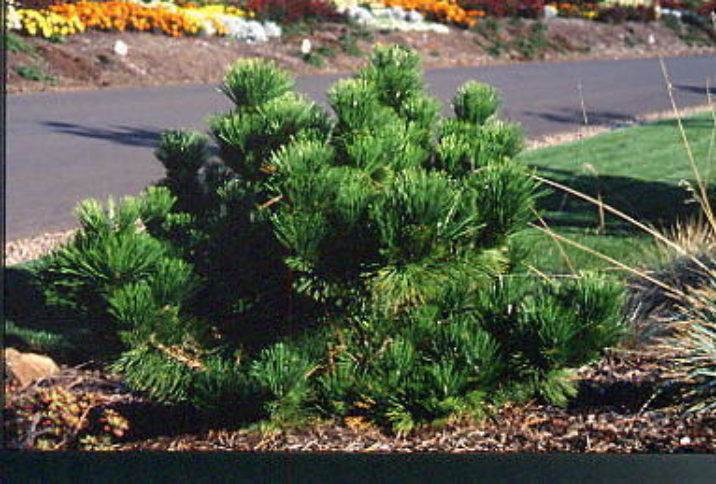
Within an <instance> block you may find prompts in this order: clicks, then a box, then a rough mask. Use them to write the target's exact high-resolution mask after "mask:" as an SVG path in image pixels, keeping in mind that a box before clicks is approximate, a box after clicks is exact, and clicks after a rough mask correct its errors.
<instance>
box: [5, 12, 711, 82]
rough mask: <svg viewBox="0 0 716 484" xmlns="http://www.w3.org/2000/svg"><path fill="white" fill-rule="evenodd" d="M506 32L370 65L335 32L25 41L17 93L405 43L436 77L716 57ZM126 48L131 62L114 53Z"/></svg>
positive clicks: (425, 42) (548, 32)
mask: <svg viewBox="0 0 716 484" xmlns="http://www.w3.org/2000/svg"><path fill="white" fill-rule="evenodd" d="M496 25H497V27H494V24H493V26H492V28H490V27H489V26H483V27H481V28H478V29H475V30H461V29H457V28H453V29H452V32H451V33H450V34H448V35H445V34H435V33H417V32H410V33H381V32H373V33H372V34H371V36H370V37H369V38H362V39H360V40H358V41H357V43H356V47H357V48H358V49H360V51H362V53H363V55H360V56H357V55H350V54H351V53H352V54H356V52H354V51H353V52H351V50H350V49H347V48H346V46H347V43H346V41H345V40H341V37H342V36H345V35H346V34H350V33H351V32H352V33H353V34H354V35H355V31H352V30H351V28H350V27H348V26H347V25H343V24H325V25H321V26H320V30H319V29H315V30H314V31H312V32H311V31H304V32H301V33H295V34H291V35H285V36H284V37H282V38H281V39H277V40H272V41H270V42H268V43H262V44H248V43H245V42H240V41H236V40H231V39H225V38H198V37H195V38H172V37H167V36H162V35H154V34H148V33H128V32H117V33H104V32H87V33H84V34H80V35H75V36H71V37H68V38H66V40H65V41H64V42H62V43H51V42H48V41H46V40H42V39H35V38H28V39H25V40H26V41H27V42H28V43H29V44H31V45H33V46H34V47H35V53H34V54H33V53H25V52H8V57H7V92H9V93H27V92H38V91H48V90H66V89H97V88H107V87H128V86H152V85H166V84H181V83H209V82H212V83H213V82H217V81H219V80H220V79H221V77H222V76H223V75H224V73H225V72H226V69H227V68H228V66H230V65H231V64H232V63H234V62H235V61H237V60H238V59H241V58H247V57H262V58H267V59H273V60H275V61H276V62H278V64H280V65H281V66H283V67H285V68H288V69H290V70H291V71H292V72H294V73H295V74H320V73H347V72H353V71H355V69H356V68H357V67H358V66H360V65H361V64H362V63H363V62H365V55H364V54H365V53H367V52H368V51H369V50H370V47H371V45H373V44H376V43H382V44H390V43H401V44H404V45H408V46H410V47H412V48H414V49H416V50H418V51H419V52H420V54H421V56H422V58H423V63H424V65H425V66H426V67H450V66H468V65H469V66H474V65H486V64H498V63H507V62H519V61H531V60H542V61H547V62H555V61H566V60H579V59H623V58H633V57H654V56H679V55H695V54H714V53H716V42H714V40H713V39H712V38H709V37H708V36H706V35H705V36H703V38H702V40H701V41H700V42H699V45H688V44H687V43H686V42H685V41H684V40H682V39H681V38H680V37H679V36H678V35H677V34H676V32H675V31H674V30H672V29H670V28H668V27H666V26H665V25H663V24H662V23H659V22H652V23H626V24H621V25H609V24H603V23H597V22H590V21H584V20H577V19H551V20H549V21H546V22H544V24H543V25H544V26H545V29H544V31H543V32H540V27H539V26H537V27H535V22H534V21H529V20H525V21H509V20H506V21H500V22H498V23H497V24H496ZM305 38H308V39H310V40H311V42H312V45H313V49H314V52H315V53H319V52H324V53H326V54H328V55H321V54H317V55H316V56H315V57H317V58H319V59H320V61H321V63H322V64H323V65H320V66H318V65H312V64H310V63H308V62H306V61H305V60H304V58H303V57H302V55H301V54H300V45H301V42H302V41H303V39H305ZM117 41H122V42H124V43H126V44H127V46H128V47H129V50H128V54H127V55H126V56H120V55H118V54H116V53H115V52H114V45H115V43H116V42H117ZM21 66H35V67H37V68H39V69H40V72H42V73H43V74H45V75H46V76H47V78H46V79H42V80H32V79H28V78H27V76H24V77H23V76H22V75H20V74H19V73H18V70H17V69H18V68H19V67H21Z"/></svg>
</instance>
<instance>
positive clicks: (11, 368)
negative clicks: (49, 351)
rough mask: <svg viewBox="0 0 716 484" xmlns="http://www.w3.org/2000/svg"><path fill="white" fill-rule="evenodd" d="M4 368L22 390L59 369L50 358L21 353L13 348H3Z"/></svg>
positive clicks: (57, 371)
mask: <svg viewBox="0 0 716 484" xmlns="http://www.w3.org/2000/svg"><path fill="white" fill-rule="evenodd" d="M5 367H6V368H7V373H8V376H9V377H10V378H11V379H15V380H17V382H18V383H19V384H20V386H21V387H22V388H25V387H26V386H28V385H29V384H30V383H32V382H33V381H36V380H39V379H41V378H47V377H49V376H52V375H54V374H57V373H59V372H60V367H59V366H57V363H55V362H54V361H52V358H50V357H48V356H42V355H38V354H36V353H21V352H20V351H18V350H16V349H15V348H5Z"/></svg>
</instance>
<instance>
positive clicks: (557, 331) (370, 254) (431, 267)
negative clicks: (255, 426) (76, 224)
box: [49, 46, 621, 431]
mask: <svg viewBox="0 0 716 484" xmlns="http://www.w3.org/2000/svg"><path fill="white" fill-rule="evenodd" d="M418 59H419V58H418V56H417V54H416V53H415V52H413V51H410V50H409V49H406V48H403V47H399V46H391V47H378V48H376V50H375V51H374V54H373V57H372V59H371V62H370V63H369V64H368V66H367V67H366V68H364V69H363V70H362V71H360V72H359V73H358V74H357V75H356V76H355V77H354V78H352V79H348V80H343V81H339V82H338V83H337V84H336V85H334V86H333V87H332V88H331V89H330V90H329V93H328V100H329V104H330V106H331V107H332V108H333V110H334V114H335V117H331V116H329V115H328V114H327V113H326V112H325V111H324V110H323V109H322V108H320V107H319V106H317V105H316V104H314V103H312V102H310V101H308V100H307V99H306V98H304V97H302V96H300V95H298V94H296V93H294V92H292V91H290V88H291V87H292V85H293V83H292V80H290V78H289V76H288V75H287V74H286V73H284V72H282V71H280V70H278V69H277V68H276V66H275V65H273V64H271V63H267V62H264V61H257V60H252V61H242V62H240V63H238V64H236V65H235V66H234V67H233V68H232V70H231V71H230V73H229V74H228V75H227V77H226V79H225V82H224V86H223V88H222V89H223V91H224V92H225V93H226V94H227V95H228V97H229V98H230V99H231V100H232V101H233V102H234V107H233V109H232V110H231V111H230V112H228V113H224V114H220V115H217V116H215V117H214V118H212V119H211V121H210V128H211V133H212V136H213V139H214V141H215V142H216V144H217V145H218V148H219V149H218V159H210V157H209V156H208V155H209V149H208V146H207V142H206V139H205V138H204V137H203V136H202V135H200V134H197V133H192V132H183V131H182V132H170V133H167V134H165V135H164V136H163V137H162V139H161V141H160V146H159V149H158V150H157V156H158V158H159V159H160V161H161V162H162V163H163V164H164V166H165V168H166V170H167V178H166V179H165V180H164V181H163V182H162V185H163V187H162V188H156V189H153V190H151V191H149V192H148V193H147V194H146V195H145V197H144V198H141V199H130V200H127V201H125V202H124V203H123V204H122V205H119V206H111V207H110V210H109V212H108V211H107V210H103V209H101V207H99V206H98V205H93V204H86V206H85V208H83V211H82V216H81V222H82V225H83V230H82V231H81V232H80V235H79V236H78V237H77V238H76V240H75V241H74V242H73V243H72V244H71V245H70V246H68V247H66V248H65V249H63V250H61V251H60V252H58V254H57V255H56V261H57V262H56V263H55V264H54V266H52V269H50V271H49V273H50V274H54V275H56V276H57V278H56V279H57V281H58V285H57V287H58V289H60V288H64V289H62V290H63V291H65V292H64V295H65V296H66V297H67V298H68V299H72V300H73V301H75V302H76V303H77V304H80V305H83V306H84V307H87V308H90V307H91V308H92V310H93V311H95V313H96V314H98V315H101V318H100V319H104V320H106V321H111V323H112V325H111V327H112V328H113V331H115V332H116V337H117V338H118V339H119V341H120V342H121V343H122V344H123V345H124V346H123V349H124V351H123V353H122V354H121V356H120V357H119V359H118V360H117V361H116V362H115V365H114V368H115V369H117V370H119V371H121V372H122V373H123V374H124V375H125V377H126V380H127V382H128V383H129V384H130V385H132V386H133V387H135V388H137V389H141V390H143V391H146V392H148V393H149V394H150V395H152V396H154V397H155V398H156V399H159V400H162V401H165V402H173V403H191V404H193V405H197V406H204V407H207V408H214V409H217V408H223V409H224V411H225V410H226V408H227V407H226V405H224V404H226V403H227V402H234V404H235V405H236V406H237V407H241V408H242V412H244V411H246V412H247V413H248V414H251V415H253V416H254V418H261V417H263V418H271V419H274V420H275V421H280V422H288V421H296V420H299V419H302V418H303V417H305V416H306V415H308V414H311V413H316V412H318V413H320V414H323V415H327V416H349V415H363V416H367V417H368V418H370V419H372V420H374V421H376V422H379V423H381V424H384V425H386V426H389V427H392V428H393V429H394V430H396V431H407V430H410V429H411V428H413V427H414V426H415V425H417V424H420V423H423V422H426V421H427V422H429V421H434V420H441V419H447V418H450V417H451V416H453V415H455V414H466V413H476V412H479V411H480V409H481V408H482V406H483V405H484V404H485V402H487V401H490V400H492V401H494V400H495V397H494V395H499V394H501V393H502V394H507V393H509V392H512V393H511V394H513V395H522V397H524V398H531V397H534V396H535V395H541V396H542V397H544V398H545V399H547V400H549V401H552V402H558V403H563V402H564V401H565V399H566V397H567V396H568V395H569V393H570V389H571V387H570V386H569V384H568V383H565V379H564V375H565V373H566V369H567V368H569V367H572V366H576V365H579V364H582V363H584V362H586V361H588V360H589V359H591V358H594V357H595V355H597V354H598V352H599V351H600V350H601V349H602V348H603V347H604V346H607V345H610V344H612V343H613V342H614V341H615V339H616V338H617V336H618V333H619V329H620V324H621V319H620V317H619V316H618V307H617V306H618V302H619V300H620V295H619V292H618V291H617V290H615V289H614V288H613V286H611V285H610V284H608V283H607V282H605V281H602V280H598V281H597V280H592V279H588V280H585V281H581V282H574V283H572V282H569V283H565V284H560V283H550V284H549V285H544V284H539V283H536V282H534V281H524V282H519V281H512V280H511V276H510V275H509V270H510V268H511V267H512V266H514V264H515V262H516V261H515V260H514V256H515V254H516V253H517V251H515V250H513V246H512V245H513V235H514V234H515V233H517V232H519V231H520V230H521V229H523V228H524V227H525V226H526V224H527V223H528V221H529V220H530V218H531V213H532V211H533V207H534V202H535V199H536V197H537V196H538V192H539V188H538V183H537V182H535V181H534V180H533V179H532V178H531V176H530V172H529V170H528V169H526V168H525V167H524V166H522V165H520V164H519V163H518V162H516V161H514V160H513V159H512V157H513V156H514V155H515V154H516V153H517V152H518V151H519V149H520V147H521V135H520V132H519V130H518V129H516V128H515V127H514V126H512V125H509V124H506V123H503V122H501V121H499V120H497V119H495V114H496V110H497V107H498V106H499V100H498V97H497V94H496V92H495V91H494V90H492V89H489V88H485V87H483V86H477V85H474V84H470V85H468V86H466V87H464V88H463V89H461V90H460V92H459V94H458V96H457V97H456V98H455V100H454V102H453V104H454V106H455V111H456V114H457V119H450V120H442V119H440V117H439V115H438V113H439V111H440V107H439V104H438V103H437V102H436V101H435V100H434V99H432V98H431V97H429V96H428V95H426V94H425V93H424V92H423V82H422V77H421V73H420V71H419V69H418ZM102 263H104V265H103V264H102ZM500 281H503V282H500ZM503 287H505V288H507V289H504V290H503ZM520 392H521V393H520ZM222 402H223V403H224V404H222Z"/></svg>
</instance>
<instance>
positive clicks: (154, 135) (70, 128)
mask: <svg viewBox="0 0 716 484" xmlns="http://www.w3.org/2000/svg"><path fill="white" fill-rule="evenodd" d="M44 124H45V125H46V126H49V127H50V128H52V129H53V130H54V131H57V132H59V133H65V134H71V135H74V136H82V137H85V138H95V139H104V140H108V141H112V142H115V143H119V144H124V145H133V146H144V147H150V148H152V147H156V146H157V144H158V142H159V135H160V134H161V131H159V130H150V129H141V128H134V127H131V126H113V127H112V128H111V129H105V128H94V127H89V126H82V125H79V124H72V123H63V122H56V121H48V122H45V123H44Z"/></svg>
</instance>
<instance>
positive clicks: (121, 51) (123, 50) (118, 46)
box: [114, 40, 129, 57]
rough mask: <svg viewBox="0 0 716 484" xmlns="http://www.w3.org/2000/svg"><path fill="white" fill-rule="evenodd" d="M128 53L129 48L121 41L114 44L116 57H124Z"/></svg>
mask: <svg viewBox="0 0 716 484" xmlns="http://www.w3.org/2000/svg"><path fill="white" fill-rule="evenodd" d="M128 52H129V46H128V45H127V44H125V43H124V42H122V41H121V40H118V41H117V42H115V43H114V53H115V54H117V55H118V56H121V57H125V56H126V55H127V53H128Z"/></svg>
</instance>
